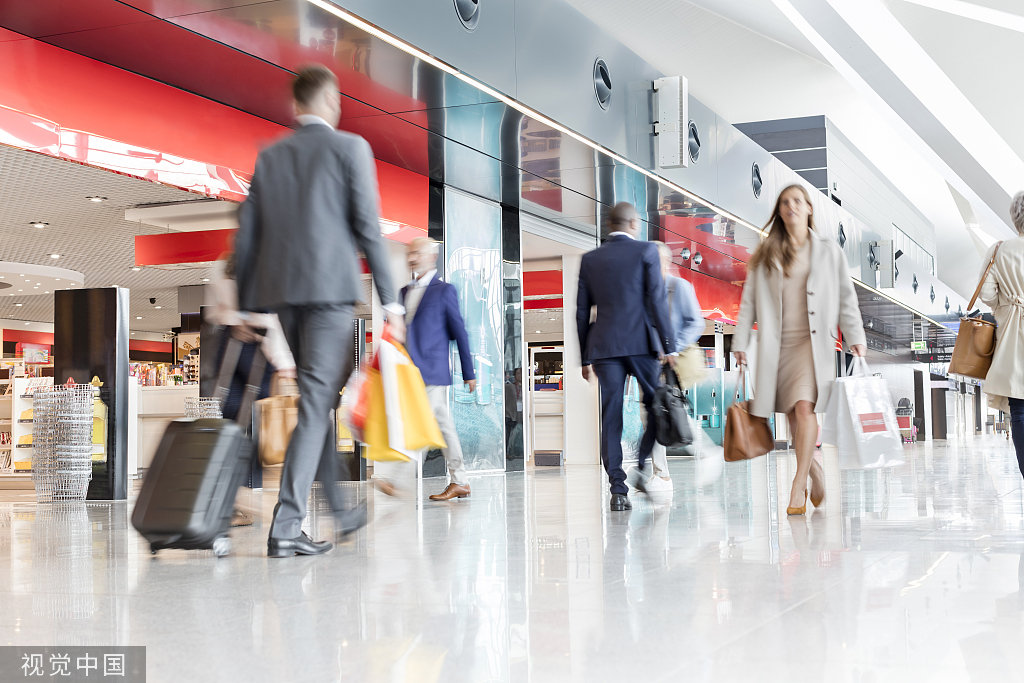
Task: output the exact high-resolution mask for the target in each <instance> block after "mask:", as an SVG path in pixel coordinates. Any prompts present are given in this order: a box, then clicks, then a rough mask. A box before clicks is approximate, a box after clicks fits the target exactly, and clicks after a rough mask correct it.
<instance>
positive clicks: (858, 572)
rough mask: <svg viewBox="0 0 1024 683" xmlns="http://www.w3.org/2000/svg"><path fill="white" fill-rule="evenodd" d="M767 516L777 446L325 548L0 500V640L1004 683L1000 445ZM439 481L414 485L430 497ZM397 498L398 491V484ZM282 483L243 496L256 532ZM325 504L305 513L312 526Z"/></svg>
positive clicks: (1004, 466)
mask: <svg viewBox="0 0 1024 683" xmlns="http://www.w3.org/2000/svg"><path fill="white" fill-rule="evenodd" d="M823 457H824V462H825V472H826V479H827V491H828V493H827V496H826V499H825V503H824V505H823V506H822V507H821V508H819V509H809V511H808V514H807V515H806V516H802V517H787V516H786V514H785V508H784V507H783V506H784V505H785V501H784V500H783V501H780V500H779V495H778V492H779V491H780V490H781V491H784V492H788V490H789V478H790V477H791V473H792V471H793V468H794V467H795V458H794V457H793V455H792V453H776V454H773V455H772V456H771V457H769V458H761V459H759V460H756V461H753V462H750V463H730V464H728V465H726V467H725V470H724V474H723V477H722V479H721V480H720V481H718V482H716V483H714V484H713V485H711V486H705V487H704V488H702V489H697V488H696V487H695V486H694V483H693V482H694V481H695V470H694V463H693V462H692V461H690V460H685V459H680V460H673V461H672V462H671V469H672V474H673V478H674V481H675V487H676V490H675V492H674V496H673V497H672V499H671V500H670V501H664V500H663V501H651V500H649V499H647V498H645V497H643V496H634V503H633V504H634V509H633V510H632V511H631V512H629V513H611V512H609V511H607V509H606V508H607V499H606V493H605V486H604V483H603V479H604V478H603V474H602V472H601V471H600V470H599V469H598V468H597V467H579V466H577V467H568V468H566V469H565V470H558V469H553V470H548V469H542V470H536V471H528V472H526V473H516V474H510V475H493V476H480V477H476V478H474V480H473V496H472V498H469V499H464V500H459V501H455V502H452V503H449V504H425V505H417V503H416V500H415V496H414V494H413V493H412V492H411V491H410V492H409V494H408V495H407V497H405V498H401V499H398V500H394V499H388V498H385V497H383V496H382V495H380V494H379V493H376V492H373V491H368V490H365V489H363V490H362V495H367V496H369V500H370V503H371V505H372V506H373V508H374V509H373V520H374V521H373V524H372V526H371V527H370V528H369V529H368V530H366V531H364V532H361V533H360V534H357V535H356V536H355V537H354V538H352V539H350V540H348V541H347V542H345V543H343V544H341V545H340V546H338V548H336V549H335V550H334V551H333V552H332V553H331V554H330V555H328V556H326V557H319V558H297V559H292V560H287V561H276V562H272V561H268V560H267V559H266V558H265V557H264V552H265V536H266V527H265V525H264V523H263V521H262V520H260V519H258V521H257V524H255V525H254V526H253V527H249V528H243V529H238V530H236V531H235V532H234V533H233V538H234V541H235V552H234V553H233V554H232V556H230V557H228V558H225V559H222V560H217V559H215V558H213V557H212V555H211V554H209V553H205V552H198V551H195V552H180V551H179V552H176V551H167V552H162V553H161V554H160V555H158V556H156V557H152V556H150V554H149V552H148V548H147V547H146V545H145V543H144V542H142V540H141V539H140V538H139V537H138V535H137V534H136V533H135V532H134V531H133V530H132V529H131V528H130V525H129V522H128V519H129V513H130V510H131V503H112V504H105V503H95V502H89V503H80V504H62V505H36V504H35V503H34V502H32V501H31V499H30V498H29V497H27V496H25V495H23V494H8V495H5V496H4V497H3V498H0V558H3V560H2V561H0V597H2V604H3V605H4V609H3V610H0V629H2V631H0V632H2V633H5V634H7V637H6V641H7V643H9V644H26V645H27V644H32V645H38V644H61V645H78V644H82V645H102V644H131V645H146V646H147V647H148V652H147V656H148V661H149V675H150V679H151V680H154V681H163V680H168V681H171V680H195V681H207V680H208V681H222V680H236V679H237V680H247V681H254V682H255V681H307V680H308V681H342V680H343V681H349V680H352V681H425V682H431V681H549V680H550V681H566V680H572V681H576V680H579V681H604V680H629V681H632V680H652V681H659V680H664V681H675V680H682V679H683V678H685V679H686V680H698V681H723V680H726V681H728V680H792V681H799V680H807V681H812V680H813V681H821V680H823V679H826V678H828V679H831V678H838V679H840V680H851V681H883V680H900V681H905V680H928V681H931V680H1007V676H1008V675H1010V674H1008V673H1007V672H1010V671H1015V670H1017V669H1019V668H1020V667H1021V665H1022V664H1024V654H1022V651H1021V648H1020V647H1019V645H1018V643H1019V642H1020V640H1021V637H1022V635H1024V496H1022V495H1021V488H1022V487H1021V484H1022V482H1024V479H1022V477H1021V475H1020V473H1019V472H1018V471H1017V467H1016V460H1015V458H1014V457H1013V454H1012V451H1011V449H1010V447H1009V445H1008V444H1007V443H1006V442H1005V441H1003V440H996V439H977V440H968V441H965V442H948V443H935V444H923V445H916V446H914V447H912V448H910V449H908V458H907V463H906V464H905V465H904V466H901V467H899V468H896V469H893V470H884V471H839V470H838V469H837V468H836V458H835V453H834V452H830V451H829V450H826V451H825V452H824V453H823ZM434 483H435V482H432V481H428V482H427V486H426V488H427V489H432V485H433V484H434ZM413 490H414V489H413ZM275 494H276V492H274V491H270V490H268V491H266V492H264V493H262V494H260V493H247V494H246V495H245V497H244V498H243V504H245V505H246V506H248V507H250V508H252V509H255V510H256V511H257V513H258V514H257V517H258V518H259V517H260V516H262V518H263V519H264V520H265V519H269V513H270V510H271V508H272V506H273V503H274V499H275V497H276V496H275ZM323 511H324V510H323V505H321V504H320V501H317V504H314V505H313V506H311V513H310V516H309V518H308V519H307V525H308V526H310V527H311V528H312V529H313V531H314V533H315V535H319V536H325V535H328V534H329V533H330V532H331V522H330V519H329V516H328V515H326V514H323Z"/></svg>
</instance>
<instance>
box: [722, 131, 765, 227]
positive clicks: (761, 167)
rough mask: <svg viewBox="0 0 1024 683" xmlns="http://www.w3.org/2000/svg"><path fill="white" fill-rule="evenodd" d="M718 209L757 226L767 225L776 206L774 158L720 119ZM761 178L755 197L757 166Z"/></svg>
mask: <svg viewBox="0 0 1024 683" xmlns="http://www.w3.org/2000/svg"><path fill="white" fill-rule="evenodd" d="M717 145H718V163H717V169H718V205H719V206H721V207H722V208H723V209H725V210H726V211H730V212H732V213H734V214H736V215H737V216H739V217H740V218H744V219H746V220H748V221H750V222H751V223H753V224H754V225H764V223H765V221H767V220H768V218H769V216H770V215H771V212H772V207H773V206H774V205H775V177H774V171H773V170H772V168H771V164H772V162H773V160H774V158H773V157H772V155H771V154H770V153H769V152H767V151H765V149H764V148H763V147H761V146H760V145H758V144H757V143H756V142H754V141H753V140H751V139H750V138H748V137H747V136H746V135H744V134H743V133H741V132H740V131H739V130H737V129H736V128H735V127H734V126H732V125H730V124H729V123H726V122H725V121H724V120H723V119H721V118H719V119H718V140H717ZM755 163H756V164H757V167H758V172H759V175H760V178H761V186H760V194H759V195H758V196H755V195H754V188H753V180H752V178H753V166H754V164H755Z"/></svg>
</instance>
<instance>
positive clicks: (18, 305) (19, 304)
mask: <svg viewBox="0 0 1024 683" xmlns="http://www.w3.org/2000/svg"><path fill="white" fill-rule="evenodd" d="M14 305H15V306H24V305H25V304H14Z"/></svg>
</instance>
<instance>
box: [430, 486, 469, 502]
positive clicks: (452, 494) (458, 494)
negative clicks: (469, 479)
mask: <svg viewBox="0 0 1024 683" xmlns="http://www.w3.org/2000/svg"><path fill="white" fill-rule="evenodd" d="M468 497H469V486H468V485H466V484H448V488H446V489H445V490H444V491H442V492H441V493H435V494H434V495H432V496H431V497H430V500H451V499H452V498H468Z"/></svg>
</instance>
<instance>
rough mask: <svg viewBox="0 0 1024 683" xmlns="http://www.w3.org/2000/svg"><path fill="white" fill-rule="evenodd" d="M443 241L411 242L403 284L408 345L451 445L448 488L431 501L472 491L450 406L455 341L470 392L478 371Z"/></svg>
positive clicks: (447, 454)
mask: <svg viewBox="0 0 1024 683" xmlns="http://www.w3.org/2000/svg"><path fill="white" fill-rule="evenodd" d="M438 246H439V245H438V243H437V242H435V241H434V240H431V239H427V238H426V237H417V238H416V239H414V240H413V241H412V242H410V243H409V245H408V247H407V249H406V256H407V257H408V262H409V270H410V271H411V272H412V277H413V280H412V282H411V283H410V284H409V285H407V286H405V287H403V288H402V292H401V296H400V301H401V303H402V304H403V305H404V306H405V320H406V349H407V350H408V351H409V356H410V357H411V358H412V361H413V363H415V364H416V367H417V368H419V370H420V374H422V375H423V383H424V384H426V385H427V397H428V398H429V399H430V407H431V408H433V410H434V417H435V418H436V419H437V424H438V426H439V427H440V428H441V435H442V436H443V437H444V441H445V443H446V444H448V446H447V447H446V448H445V449H443V452H444V461H445V464H446V465H447V466H448V477H449V480H450V481H449V484H448V486H447V487H446V488H445V489H444V491H442V492H441V493H436V494H434V495H432V496H430V500H451V499H452V498H466V497H467V496H469V494H470V490H469V481H468V480H467V479H466V465H465V463H464V462H463V459H462V446H461V444H460V443H459V435H458V433H457V432H456V431H455V423H454V422H453V421H452V415H451V410H450V408H449V407H448V387H450V386H451V384H452V370H451V363H450V361H449V356H450V352H451V343H452V342H453V341H454V342H455V344H456V346H457V347H458V349H459V361H460V362H461V363H462V381H463V383H465V385H466V388H467V389H469V391H470V392H471V393H472V392H474V391H476V373H475V371H474V370H473V352H472V350H470V348H469V335H468V334H466V323H465V322H464V321H463V320H462V314H461V313H460V312H459V301H458V298H457V296H456V292H455V287H453V286H452V285H450V284H448V283H447V282H445V281H444V280H442V279H441V276H440V275H438V273H437V251H438Z"/></svg>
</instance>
